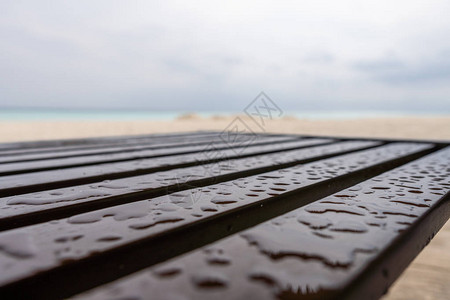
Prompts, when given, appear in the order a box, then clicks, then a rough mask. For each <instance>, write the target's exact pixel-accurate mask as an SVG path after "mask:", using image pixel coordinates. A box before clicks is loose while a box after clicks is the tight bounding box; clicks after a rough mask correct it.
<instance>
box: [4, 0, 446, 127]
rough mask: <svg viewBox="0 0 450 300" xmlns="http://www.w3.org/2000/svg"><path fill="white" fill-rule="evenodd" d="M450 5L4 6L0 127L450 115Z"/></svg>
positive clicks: (114, 3)
mask: <svg viewBox="0 0 450 300" xmlns="http://www.w3.org/2000/svg"><path fill="white" fill-rule="evenodd" d="M449 11H450V2H449V1H434V0H432V1H387V0H386V1H385V0H382V1H364V2H361V1H347V0H340V1H281V2H280V1H258V2H255V1H245V0H244V1H242V0H240V1H220V2H219V1H196V2H193V3H189V4H186V2H184V1H111V0H108V1H106V0H105V1H44V0H43V1H20V0H19V1H17V0H14V1H8V0H4V1H1V3H0V36H1V38H0V78H1V80H0V107H1V110H2V113H1V118H2V119H8V118H9V119H16V118H18V117H22V118H28V119H63V120H67V119H77V118H80V117H81V118H84V119H90V118H94V119H97V120H99V119H102V120H104V119H117V120H120V119H127V120H146V119H159V120H161V119H174V118H176V117H177V116H178V115H179V114H180V113H184V112H196V113H197V114H199V115H200V116H205V117H208V116H211V115H216V114H233V113H239V112H240V111H241V110H242V109H243V108H244V107H245V106H246V105H247V104H248V103H250V102H251V101H252V100H253V99H254V98H255V97H256V96H257V94H258V93H259V92H260V91H265V92H266V93H267V94H268V95H269V96H270V97H271V98H272V99H273V100H274V101H275V102H276V103H277V104H278V106H279V107H281V108H282V109H283V110H284V112H285V113H286V114H288V115H291V116H295V117H298V118H312V119H317V118H322V119H323V118H346V117H349V118H354V117H355V116H356V117H358V116H360V117H373V116H392V115H403V116H411V115H427V116H430V115H442V114H448V113H450V101H449V99H448V95H449V92H450V39H449V38H448V37H449V36H450V18H448V12H449Z"/></svg>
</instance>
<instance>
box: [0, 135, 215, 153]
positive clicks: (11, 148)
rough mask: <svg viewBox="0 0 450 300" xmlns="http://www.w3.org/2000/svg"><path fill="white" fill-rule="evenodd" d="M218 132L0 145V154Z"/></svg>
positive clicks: (181, 137) (122, 143)
mask: <svg viewBox="0 0 450 300" xmlns="http://www.w3.org/2000/svg"><path fill="white" fill-rule="evenodd" d="M218 134H219V133H218V132H188V133H184V134H149V135H137V136H136V135H135V136H112V137H100V138H84V139H67V140H49V141H31V142H17V143H5V144H1V145H0V154H2V155H6V154H18V153H34V152H35V151H54V152H56V151H58V150H64V149H76V148H78V147H90V146H91V147H98V146H99V145H100V146H101V147H104V146H107V145H110V146H111V145H124V144H134V143H140V142H142V141H161V140H163V139H164V140H166V141H167V140H180V139H183V138H185V137H194V138H196V137H202V136H212V135H214V136H217V135H218Z"/></svg>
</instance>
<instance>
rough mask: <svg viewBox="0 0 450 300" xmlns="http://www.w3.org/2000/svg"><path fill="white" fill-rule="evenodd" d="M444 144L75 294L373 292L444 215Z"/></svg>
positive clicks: (447, 211)
mask: <svg viewBox="0 0 450 300" xmlns="http://www.w3.org/2000/svg"><path fill="white" fill-rule="evenodd" d="M449 165H450V148H446V149H443V150H440V151H439V152H436V153H434V154H430V155H428V156H426V157H424V158H422V159H420V160H417V161H414V162H411V163H409V164H407V165H404V166H401V167H399V168H397V169H394V170H392V171H389V172H386V173H383V174H381V175H379V176H377V177H375V178H372V179H369V180H367V181H364V182H362V183H360V184H358V185H355V186H353V187H351V188H348V189H346V190H343V191H340V192H338V193H336V194H334V195H331V196H329V197H326V198H323V199H321V200H319V201H316V202H314V203H311V204H308V205H306V206H303V207H301V208H299V209H296V210H293V211H291V212H289V213H287V214H285V215H282V216H279V217H277V218H275V219H272V220H270V221H267V222H265V223H262V224H260V225H258V226H255V227H253V228H251V229H249V230H246V231H243V232H242V233H240V234H236V235H233V236H231V237H228V238H226V239H223V240H221V241H218V242H216V243H213V244H211V245H208V246H207V247H204V248H202V249H198V250H195V251H193V252H192V253H188V254H186V255H183V256H180V257H178V258H174V259H172V260H170V261H168V262H164V263H162V264H159V265H156V266H154V267H151V268H148V269H145V270H143V271H141V272H139V273H136V274H133V275H131V276H128V277H126V278H123V279H120V280H118V281H116V282H114V283H112V284H109V285H106V286H103V287H100V288H97V289H95V290H93V291H91V292H88V293H84V294H82V295H80V296H79V297H76V299H96V300H99V299H125V298H126V299H148V298H149V297H150V298H153V299H177V298H182V299H211V298H216V297H222V298H226V299H245V298H249V299H316V298H320V299H331V298H332V299H344V298H345V299H377V298H378V297H380V296H381V295H382V294H383V293H384V292H385V291H386V290H387V288H388V287H389V285H390V284H391V283H392V282H393V281H394V280H395V278H396V277H397V276H398V275H399V274H400V273H401V272H402V270H403V269H404V268H405V267H406V266H407V265H408V263H409V262H410V261H411V260H412V259H413V258H414V256H415V255H417V253H418V252H419V251H420V250H421V249H422V248H423V247H424V246H425V245H426V244H427V242H428V241H429V240H430V239H431V238H432V236H433V235H434V234H435V233H436V231H437V230H439V228H440V227H441V226H442V225H443V224H444V223H445V221H446V220H447V219H448V218H449V216H450V199H449V191H450V180H449V178H450V169H449Z"/></svg>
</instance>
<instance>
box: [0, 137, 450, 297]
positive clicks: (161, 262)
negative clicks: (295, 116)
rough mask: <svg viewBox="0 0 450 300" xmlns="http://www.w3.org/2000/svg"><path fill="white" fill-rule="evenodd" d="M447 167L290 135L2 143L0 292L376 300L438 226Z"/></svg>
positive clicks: (421, 146) (362, 144) (429, 156)
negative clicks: (364, 299)
mask: <svg viewBox="0 0 450 300" xmlns="http://www.w3.org/2000/svg"><path fill="white" fill-rule="evenodd" d="M2 154H3V155H2ZM52 155H53V156H52ZM449 165H450V147H448V144H445V143H439V144H437V143H432V142H421V141H415V142H408V141H396V140H389V141H387V140H370V139H364V140H361V139H359V140H357V139H345V138H339V139H337V138H333V137H327V138H321V137H311V136H309V137H303V136H295V135H269V134H259V135H253V134H234V135H233V136H232V139H230V135H229V134H226V135H224V133H223V132H196V133H186V134H172V135H154V136H152V135H147V136H135V137H122V138H95V139H85V140H65V141H54V142H33V143H12V144H3V145H1V146H0V178H1V179H2V180H0V212H1V214H0V230H1V231H0V269H1V272H0V293H1V294H2V295H3V297H5V299H9V298H11V299H15V298H23V299H26V298H29V297H33V298H34V299H62V298H67V297H74V298H76V299H178V298H179V299H211V298H212V297H223V298H226V299H244V298H249V297H250V298H251V299H256V298H258V299H315V298H321V299H322V298H324V299H342V298H348V299H361V297H363V296H364V297H369V298H372V299H377V298H380V297H381V296H382V295H383V294H384V293H385V292H386V291H387V289H388V288H389V286H390V285H391V284H392V283H393V282H394V281H395V279H396V278H397V277H398V276H399V275H400V274H401V273H402V272H403V271H404V270H405V268H407V266H408V265H409V264H410V262H411V261H412V260H413V259H414V257H415V256H416V255H417V254H418V253H419V252H420V251H421V249H422V248H423V247H424V246H425V245H426V244H427V243H428V242H429V241H430V240H431V238H432V237H433V236H434V234H436V232H437V231H438V230H439V229H440V227H441V226H442V225H443V224H444V223H445V222H446V221H447V219H448V217H449V215H450V204H449V195H448V191H449V190H450V170H449ZM437 264H438V262H437ZM433 268H434V267H433ZM433 268H430V267H429V268H427V267H424V268H423V269H420V271H417V272H422V273H424V275H423V276H425V273H427V272H428V273H430V272H431V271H430V270H431V269H433ZM427 270H428V271H427ZM417 272H416V273H417ZM433 274H434V273H432V272H431V273H430V277H431V278H432V277H433ZM393 299H394V298H393Z"/></svg>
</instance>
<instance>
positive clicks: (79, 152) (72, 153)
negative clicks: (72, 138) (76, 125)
mask: <svg viewBox="0 0 450 300" xmlns="http://www.w3.org/2000/svg"><path fill="white" fill-rule="evenodd" d="M242 139H248V137H245V136H244V137H243V138H242ZM265 139H267V140H271V141H273V142H282V141H290V140H294V139H299V138H294V137H264V136H259V137H258V139H257V141H258V142H261V141H262V140H265ZM221 142H222V143H223V142H224V140H223V139H222V138H221V137H220V136H218V135H217V134H216V135H208V136H199V137H197V136H196V137H192V136H188V137H183V138H177V139H175V140H167V139H165V140H162V141H155V140H152V141H150V142H140V143H138V144H131V145H123V143H121V142H118V143H119V144H118V146H116V145H104V144H94V145H91V146H90V147H85V148H80V147H79V148H77V149H73V148H69V149H68V148H67V147H65V148H62V149H59V151H56V150H55V149H54V148H49V149H48V151H42V150H41V151H39V152H37V153H31V154H29V153H25V154H17V153H14V152H12V153H10V154H9V155H5V153H0V163H12V162H27V161H35V160H45V159H55V158H60V157H64V158H66V157H76V156H89V155H95V154H112V153H122V152H131V151H137V150H150V149H162V148H164V149H169V148H176V147H182V146H197V145H204V146H206V145H208V144H211V143H213V144H215V143H221ZM252 143H255V142H252Z"/></svg>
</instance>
